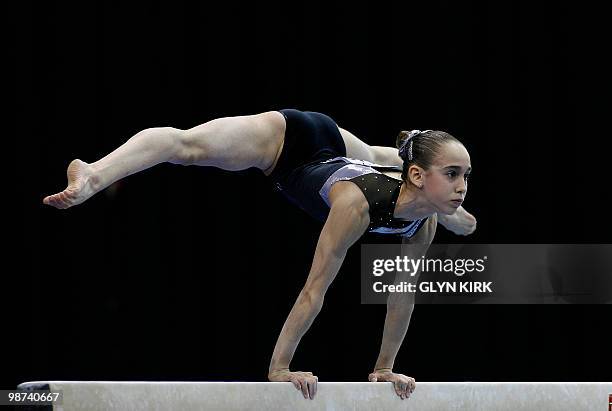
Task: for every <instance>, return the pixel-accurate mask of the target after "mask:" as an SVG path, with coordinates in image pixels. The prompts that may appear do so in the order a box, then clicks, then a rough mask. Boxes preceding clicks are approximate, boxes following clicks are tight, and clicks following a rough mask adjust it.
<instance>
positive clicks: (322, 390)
mask: <svg viewBox="0 0 612 411" xmlns="http://www.w3.org/2000/svg"><path fill="white" fill-rule="evenodd" d="M17 388H18V389H19V390H22V391H32V390H41V389H42V390H51V391H62V393H63V401H62V404H55V405H53V406H48V407H47V408H46V409H47V410H60V411H72V410H75V411H97V410H100V411H103V410H104V411H107V410H130V411H138V410H143V411H144V410H147V411H148V410H181V411H189V410H241V411H242V410H253V411H255V410H257V411H259V410H296V411H300V410H308V411H313V410H367V411H373V410H384V411H393V410H409V411H434V410H435V411H439V410H469V411H506V410H507V411H518V410H529V411H531V410H537V411H559V410H572V411H581V410H584V411H593V410H603V411H605V410H608V409H609V407H610V406H609V401H610V395H612V383H599V382H564V383H555V382H552V383H542V382H536V383H516V382H493V383H488V382H417V387H416V390H415V391H414V393H413V394H412V396H411V397H410V398H408V399H406V400H402V399H401V398H400V397H398V396H397V395H396V394H395V391H394V390H393V385H392V384H391V383H390V382H379V383H367V382H363V383H362V382H321V383H319V384H318V390H317V395H316V397H315V398H314V399H313V400H307V399H305V398H304V397H303V396H302V394H301V392H299V391H298V390H297V389H296V388H295V387H294V386H293V385H292V384H291V383H288V382H286V383H279V382H275V383H271V382H136V381H34V382H25V383H23V384H20V385H19V386H18V387H17ZM20 409H23V408H21V407H20ZM35 409H37V410H40V409H41V408H40V407H36V408H35Z"/></svg>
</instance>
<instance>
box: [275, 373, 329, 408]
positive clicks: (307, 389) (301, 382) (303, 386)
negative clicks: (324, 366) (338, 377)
mask: <svg viewBox="0 0 612 411" xmlns="http://www.w3.org/2000/svg"><path fill="white" fill-rule="evenodd" d="M268 380H270V381H274V382H285V381H289V382H291V383H293V385H294V386H295V388H297V389H298V391H302V394H303V395H304V398H306V399H309V398H310V399H311V400H312V399H313V398H314V396H315V394H316V393H317V382H318V381H319V377H317V376H316V375H312V373H311V372H305V371H289V368H283V369H279V370H273V371H270V372H269V373H268Z"/></svg>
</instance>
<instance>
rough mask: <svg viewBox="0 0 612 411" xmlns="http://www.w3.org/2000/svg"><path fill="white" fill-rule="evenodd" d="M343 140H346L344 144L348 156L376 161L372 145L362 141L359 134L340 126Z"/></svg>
mask: <svg viewBox="0 0 612 411" xmlns="http://www.w3.org/2000/svg"><path fill="white" fill-rule="evenodd" d="M338 129H339V130H340V135H342V140H344V146H345V147H346V156H347V157H348V158H355V159H357V160H364V161H370V162H372V163H374V162H375V161H374V160H375V157H376V156H375V151H374V150H373V148H372V147H371V146H369V145H368V144H366V143H364V142H363V141H361V140H360V139H359V138H357V136H355V135H354V134H353V133H351V132H350V131H348V130H345V129H343V128H340V127H338Z"/></svg>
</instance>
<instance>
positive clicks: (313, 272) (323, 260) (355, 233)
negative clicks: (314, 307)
mask: <svg viewBox="0 0 612 411" xmlns="http://www.w3.org/2000/svg"><path fill="white" fill-rule="evenodd" d="M329 199H330V203H331V207H330V211H329V215H328V217H327V220H326V221H325V224H324V225H323V229H322V230H321V234H320V235H319V240H318V242H317V247H316V249H315V255H314V259H313V263H312V267H311V269H310V273H309V274H308V279H307V281H306V285H305V287H304V288H305V290H306V291H307V292H309V293H311V294H313V295H314V296H322V295H323V294H325V292H326V291H327V288H328V287H329V285H330V284H331V282H332V281H333V280H334V278H335V277H336V274H337V273H338V271H339V269H340V266H341V265H342V262H343V261H344V256H345V255H346V251H347V250H348V249H349V247H350V246H351V245H353V244H354V243H355V242H356V241H357V240H358V239H359V238H360V237H361V236H362V235H363V233H364V232H365V230H366V229H367V228H368V225H369V223H370V218H369V213H368V204H367V201H366V199H365V197H364V196H363V194H362V193H361V191H360V190H359V188H358V187H357V186H356V185H355V184H353V183H351V182H346V181H339V182H337V183H335V184H334V185H333V186H332V189H331V191H330V195H329ZM362 200H363V201H362ZM364 203H365V204H364Z"/></svg>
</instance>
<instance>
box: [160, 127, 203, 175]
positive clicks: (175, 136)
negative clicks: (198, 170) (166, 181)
mask: <svg viewBox="0 0 612 411" xmlns="http://www.w3.org/2000/svg"><path fill="white" fill-rule="evenodd" d="M161 130H163V134H164V135H165V136H166V138H167V139H168V141H170V144H171V155H170V160H169V162H170V163H173V164H180V165H183V166H188V165H192V164H194V163H195V162H196V160H197V158H198V156H197V155H196V153H195V149H196V145H195V141H194V140H195V138H194V136H193V134H192V133H190V132H189V131H188V130H181V129H178V128H172V127H163V128H161Z"/></svg>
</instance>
